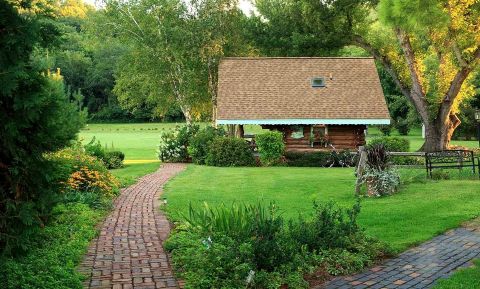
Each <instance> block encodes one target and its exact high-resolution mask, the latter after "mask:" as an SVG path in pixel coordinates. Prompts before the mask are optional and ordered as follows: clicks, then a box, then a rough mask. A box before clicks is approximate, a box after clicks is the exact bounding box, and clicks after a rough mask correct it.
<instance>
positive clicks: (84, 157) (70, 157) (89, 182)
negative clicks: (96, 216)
mask: <svg viewBox="0 0 480 289" xmlns="http://www.w3.org/2000/svg"><path fill="white" fill-rule="evenodd" d="M46 157H47V159H48V160H51V161H53V162H55V163H56V164H57V166H58V176H57V177H56V179H57V181H56V182H59V183H61V191H62V193H63V194H62V196H63V199H64V200H65V201H67V202H82V203H86V204H88V205H90V206H92V207H100V206H109V205H110V202H111V200H112V198H113V197H114V196H116V194H117V193H118V192H119V182H118V180H117V179H116V178H115V177H114V176H113V175H112V174H111V173H110V172H109V171H108V170H107V168H106V167H105V164H104V162H103V161H101V160H99V159H98V158H96V157H93V156H91V155H88V154H86V153H84V152H83V150H81V148H79V147H78V146H77V147H71V148H66V149H63V150H60V151H58V152H55V153H50V154H48V155H47V156H46Z"/></svg>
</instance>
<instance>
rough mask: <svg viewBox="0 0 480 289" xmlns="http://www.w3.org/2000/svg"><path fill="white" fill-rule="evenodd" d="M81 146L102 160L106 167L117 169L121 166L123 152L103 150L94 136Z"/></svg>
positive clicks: (123, 157)
mask: <svg viewBox="0 0 480 289" xmlns="http://www.w3.org/2000/svg"><path fill="white" fill-rule="evenodd" d="M112 146H113V145H112ZM83 148H84V149H85V152H86V153H87V154H89V155H91V156H93V157H96V158H98V159H100V160H102V161H103V163H104V164H105V166H106V167H107V169H118V168H121V167H123V160H124V159H125V154H124V153H123V152H121V151H107V150H105V149H104V148H103V147H102V144H101V143H100V141H97V140H96V138H95V137H93V138H92V139H91V140H90V141H89V142H88V143H87V144H86V145H84V146H83Z"/></svg>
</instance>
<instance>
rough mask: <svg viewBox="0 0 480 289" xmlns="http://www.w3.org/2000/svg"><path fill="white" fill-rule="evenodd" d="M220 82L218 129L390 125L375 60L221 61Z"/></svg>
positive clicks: (287, 59) (264, 59)
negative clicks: (322, 83) (225, 125)
mask: <svg viewBox="0 0 480 289" xmlns="http://www.w3.org/2000/svg"><path fill="white" fill-rule="evenodd" d="M319 77H321V78H323V79H324V81H325V86H324V87H321V86H320V87H313V86H312V79H314V78H319ZM218 78H219V80H218V97H217V123H220V124H221V123H238V124H242V123H244V124H245V123H256V124H281V123H282V122H283V123H285V124H289V123H290V122H292V123H293V122H296V123H295V124H301V123H305V124H308V123H325V124H328V123H336V124H352V123H353V124H370V123H372V124H373V123H375V124H380V123H389V119H390V116H389V113H388V109H387V105H386V102H385V98H384V96H383V92H382V88H381V86H380V80H379V78H378V74H377V70H376V67H375V63H374V61H373V58H332V57H325V58H318V57H317V58H288V57H285V58H225V59H223V60H222V61H221V63H220V66H219V75H218Z"/></svg>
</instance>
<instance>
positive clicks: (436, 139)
mask: <svg viewBox="0 0 480 289" xmlns="http://www.w3.org/2000/svg"><path fill="white" fill-rule="evenodd" d="M460 123H461V121H460V119H459V118H458V117H457V116H456V115H455V114H453V113H451V114H450V115H449V117H447V119H446V120H445V121H441V120H440V119H439V118H437V119H435V121H434V122H433V123H432V124H430V125H427V126H425V143H424V144H423V146H422V148H421V149H420V150H422V151H425V152H434V151H443V150H448V149H449V148H450V140H451V139H452V135H453V132H454V131H455V129H456V128H457V127H458V126H459V125H460Z"/></svg>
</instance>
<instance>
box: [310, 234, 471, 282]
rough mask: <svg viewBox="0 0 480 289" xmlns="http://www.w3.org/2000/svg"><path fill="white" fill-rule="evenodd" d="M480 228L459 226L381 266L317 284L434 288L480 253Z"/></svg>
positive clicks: (468, 264)
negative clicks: (442, 279) (436, 283)
mask: <svg viewBox="0 0 480 289" xmlns="http://www.w3.org/2000/svg"><path fill="white" fill-rule="evenodd" d="M479 248H480V232H479V231H476V230H475V229H474V228H458V229H454V230H451V231H448V232H447V233H445V234H443V235H440V236H437V237H435V238H433V239H432V240H430V241H427V242H426V243H423V244H422V245H420V246H418V247H415V248H412V249H410V250H407V251H406V252H404V253H402V254H401V255H399V256H398V257H397V258H395V259H390V260H387V261H385V262H384V263H383V264H382V265H381V266H377V267H374V268H371V269H370V270H368V271H366V272H363V273H360V274H357V275H354V276H349V277H339V278H335V279H333V280H331V281H330V282H328V283H326V284H325V285H323V286H319V287H316V288H327V289H330V288H331V289H347V288H358V289H360V288H376V289H380V288H399V289H400V288H415V289H417V288H418V289H420V288H422V289H423V288H430V287H432V286H433V285H434V284H435V281H437V280H438V279H441V278H446V277H448V276H450V275H451V274H452V273H453V271H454V270H456V269H458V268H459V267H467V266H470V265H471V260H472V259H474V258H479V257H480V249H479Z"/></svg>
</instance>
